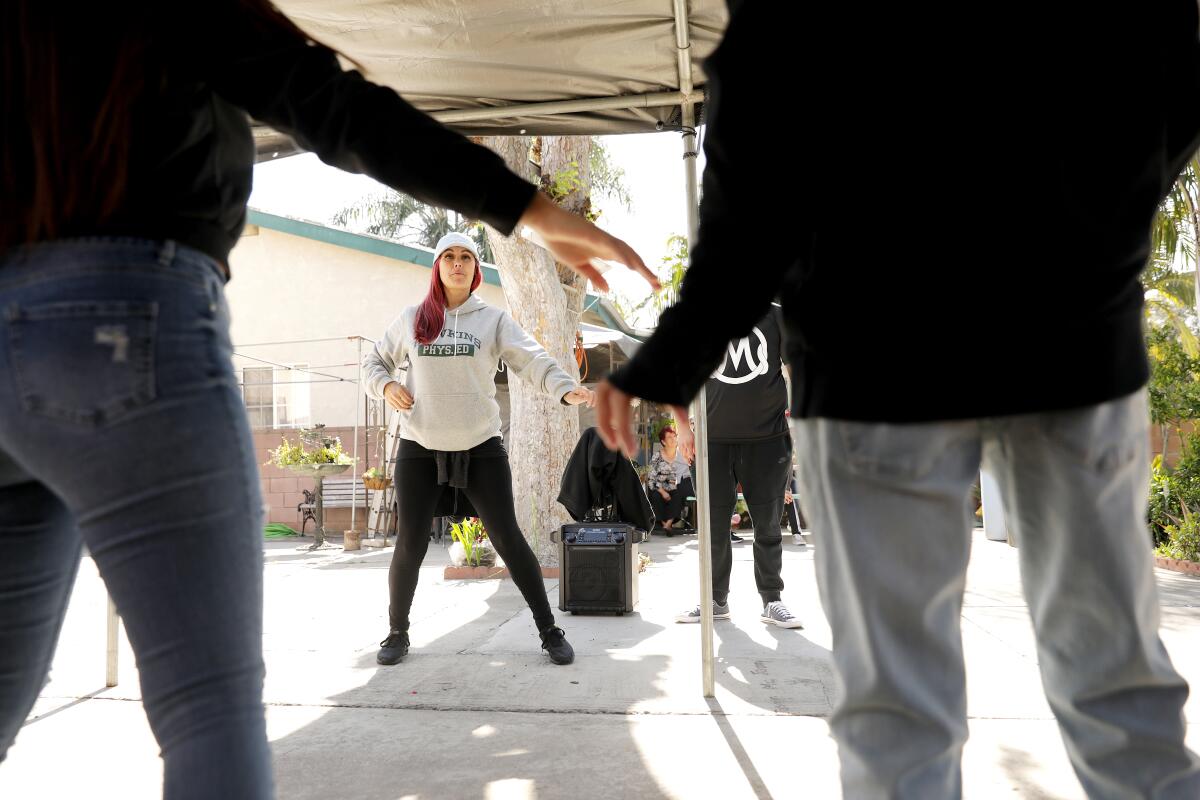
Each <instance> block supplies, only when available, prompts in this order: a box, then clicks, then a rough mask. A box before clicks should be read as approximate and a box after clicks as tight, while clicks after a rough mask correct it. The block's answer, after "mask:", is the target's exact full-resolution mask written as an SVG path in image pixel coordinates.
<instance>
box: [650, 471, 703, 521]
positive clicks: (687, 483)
mask: <svg viewBox="0 0 1200 800" xmlns="http://www.w3.org/2000/svg"><path fill="white" fill-rule="evenodd" d="M667 492H668V494H670V495H671V499H670V500H663V498H662V495H661V494H659V493H658V489H647V490H646V496H647V497H649V498H650V506H651V507H652V508H653V509H654V517H655V519H657V520H658V522H659V524H662V523H663V522H666V521H667V520H669V519H672V520H676V521H678V520H679V517H680V515H681V514H682V513H683V504H684V502H686V501H687V499H688V498H689V497H691V496H693V495H695V491H693V490H692V479H691V478H684V479H683V480H682V481H680V483H679V485H678V486H676V487H675V488H674V489H668V490H667Z"/></svg>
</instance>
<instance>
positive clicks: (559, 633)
mask: <svg viewBox="0 0 1200 800" xmlns="http://www.w3.org/2000/svg"><path fill="white" fill-rule="evenodd" d="M541 637H542V649H543V650H545V651H546V652H547V653H548V654H549V655H550V660H551V661H553V662H554V663H555V664H570V663H571V662H572V661H574V660H575V651H574V650H573V649H571V643H570V642H568V641H567V634H565V633H563V629H562V628H560V627H558V626H557V625H551V626H550V627H549V628H546V629H545V630H544V631H542V632H541Z"/></svg>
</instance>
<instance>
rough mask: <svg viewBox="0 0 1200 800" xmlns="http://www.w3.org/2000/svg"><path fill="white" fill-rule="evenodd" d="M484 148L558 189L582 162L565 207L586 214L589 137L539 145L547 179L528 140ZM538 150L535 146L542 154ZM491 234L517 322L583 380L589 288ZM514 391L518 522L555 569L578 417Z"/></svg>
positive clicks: (518, 383) (531, 392) (525, 388)
mask: <svg viewBox="0 0 1200 800" xmlns="http://www.w3.org/2000/svg"><path fill="white" fill-rule="evenodd" d="M482 143H483V144H484V145H486V146H487V147H489V148H491V149H492V150H494V151H495V152H496V153H498V154H500V156H501V157H502V158H503V159H504V161H505V162H506V163H507V164H508V166H509V168H510V169H512V170H513V171H514V172H516V173H517V174H519V175H522V176H523V177H526V178H529V179H530V180H534V181H536V182H538V183H539V185H542V186H547V185H553V176H554V175H555V174H556V173H560V172H561V171H562V170H563V169H564V168H565V165H566V164H569V163H570V162H571V161H576V162H577V163H578V164H579V167H578V170H579V179H580V183H581V186H580V187H579V189H577V190H575V191H572V192H571V193H570V194H568V195H566V196H565V197H564V198H560V202H559V204H560V205H563V206H565V207H566V208H568V210H573V207H572V205H571V204H570V203H572V202H574V203H576V204H579V205H578V206H577V207H580V208H583V207H586V204H587V194H588V192H587V179H588V178H590V175H589V172H588V169H587V167H588V156H589V154H590V149H591V139H589V138H588V137H545V138H544V139H543V140H542V141H541V142H540V145H541V147H540V150H541V161H542V170H541V171H540V172H539V171H538V170H537V169H536V167H535V166H533V165H531V164H530V161H529V157H530V140H529V139H528V138H526V137H486V138H484V139H483V140H482ZM537 145H538V143H536V142H535V143H534V147H535V150H534V153H535V155H536V154H537ZM580 197H582V201H580V200H579V198H580ZM564 200H565V201H566V202H563V201H564ZM487 233H488V241H489V242H490V243H491V246H492V252H493V253H494V254H495V258H496V264H497V266H498V267H499V268H500V283H501V285H502V286H503V288H504V296H505V299H506V300H507V301H508V309H509V312H510V313H511V314H512V316H513V319H515V320H516V321H517V324H518V325H520V326H521V327H522V328H523V329H525V331H526V332H527V333H529V334H530V335H531V336H533V338H535V339H536V340H537V341H538V343H539V344H540V345H541V346H542V347H544V348H545V349H546V352H548V353H549V354H550V355H552V356H553V357H554V359H555V360H556V361H558V363H559V365H560V366H561V367H562V368H563V369H564V370H566V371H567V373H568V374H570V375H571V376H572V377H575V378H576V379H578V376H579V369H578V367H577V366H576V364H575V355H574V348H575V332H576V330H578V327H579V317H580V314H581V312H582V308H583V298H584V295H585V290H586V285H585V282H584V281H582V280H581V279H578V278H577V277H576V276H575V273H574V272H571V271H570V270H567V269H565V268H562V267H558V266H557V265H556V264H555V263H554V259H553V258H552V257H551V256H550V254H549V253H547V252H546V251H545V250H543V249H541V248H540V247H537V246H536V245H533V244H530V243H529V242H527V241H526V240H524V239H522V238H520V236H519V235H517V236H513V237H508V238H506V237H504V236H501V235H500V234H499V233H498V232H497V231H495V230H493V229H491V228H488V229H487ZM518 233H519V232H518ZM508 392H509V399H510V411H509V443H510V445H511V447H510V452H509V459H510V461H511V463H512V472H513V497H514V498H515V501H516V512H517V521H518V522H519V523H520V525H521V530H522V531H523V532H524V533H525V538H526V539H528V540H529V543H530V545H531V546H532V547H533V551H534V553H536V554H537V557H538V561H540V562H541V563H542V564H543V565H545V566H554V565H557V564H558V548H557V545H554V544H552V543H551V542H550V532H551V531H553V530H555V529H557V528H558V527H559V526H560V525H562V524H563V523H564V522H569V521H570V516H569V515H568V514H567V512H566V509H564V508H563V507H562V506H561V505H559V503H558V500H557V497H558V491H559V483H560V481H561V479H562V474H563V470H564V469H566V466H567V460H568V459H569V458H570V457H571V451H572V450H573V449H574V447H575V443H576V442H577V441H578V439H579V411H578V409H576V408H574V407H571V406H564V405H563V404H562V403H561V399H560V398H557V397H546V396H545V395H543V394H542V393H541V392H539V391H538V390H537V389H535V388H534V387H533V386H530V385H529V384H528V383H526V382H525V381H523V380H521V379H520V378H517V377H516V376H514V375H512V374H511V373H510V374H509V381H508Z"/></svg>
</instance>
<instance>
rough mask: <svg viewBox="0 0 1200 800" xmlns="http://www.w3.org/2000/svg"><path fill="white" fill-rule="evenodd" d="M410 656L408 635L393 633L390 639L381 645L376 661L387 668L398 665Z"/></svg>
mask: <svg viewBox="0 0 1200 800" xmlns="http://www.w3.org/2000/svg"><path fill="white" fill-rule="evenodd" d="M406 655H408V634H407V633H406V632H404V631H392V632H391V633H389V634H388V637H387V638H386V639H384V640H383V641H382V642H380V643H379V654H378V655H376V656H375V660H376V661H378V662H379V663H380V664H383V665H385V666H391V665H392V664H397V663H399V662H400V659H402V658H404V657H405V656H406Z"/></svg>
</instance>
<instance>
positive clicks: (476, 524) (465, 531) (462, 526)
mask: <svg viewBox="0 0 1200 800" xmlns="http://www.w3.org/2000/svg"><path fill="white" fill-rule="evenodd" d="M450 538H451V539H453V540H454V544H452V545H450V561H451V562H453V563H454V565H455V566H457V567H463V566H466V567H492V566H495V565H496V550H495V548H494V547H492V543H491V541H489V540H488V538H487V531H486V530H484V528H483V522H482V521H480V520H479V518H478V517H467V518H466V519H464V520H463V521H462V522H455V523H453V524H452V525H451V526H450Z"/></svg>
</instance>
